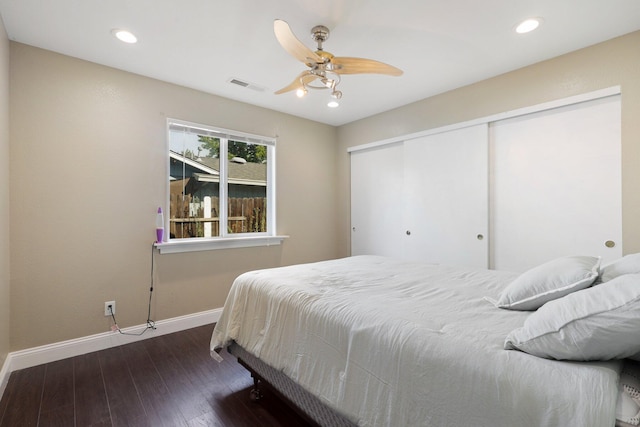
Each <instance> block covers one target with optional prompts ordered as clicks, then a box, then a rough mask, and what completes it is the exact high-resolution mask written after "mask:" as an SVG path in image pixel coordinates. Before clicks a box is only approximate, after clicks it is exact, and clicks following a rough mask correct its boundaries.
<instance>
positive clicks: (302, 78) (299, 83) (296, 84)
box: [274, 71, 318, 95]
mask: <svg viewBox="0 0 640 427" xmlns="http://www.w3.org/2000/svg"><path fill="white" fill-rule="evenodd" d="M317 78H318V76H317V75H315V74H313V73H311V72H309V71H303V72H301V73H300V74H298V76H297V77H296V78H295V79H293V81H292V82H291V83H289V85H288V86H285V87H283V88H282V89H280V90H278V91H276V92H274V93H275V94H276V95H280V94H281V93H285V92H289V91H292V90H297V89H300V88H301V87H303V83H304V84H305V85H306V84H309V83H311V82H312V81H314V80H315V79H317Z"/></svg>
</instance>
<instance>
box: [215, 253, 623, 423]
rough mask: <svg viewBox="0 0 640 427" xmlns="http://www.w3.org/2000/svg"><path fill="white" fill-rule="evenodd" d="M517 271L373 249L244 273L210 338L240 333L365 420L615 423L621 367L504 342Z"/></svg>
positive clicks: (222, 339)
mask: <svg viewBox="0 0 640 427" xmlns="http://www.w3.org/2000/svg"><path fill="white" fill-rule="evenodd" d="M514 277H515V275H514V274H511V273H506V272H498V271H491V270H461V269H459V268H452V267H445V266H437V265H429V264H418V263H407V262H402V261H397V260H391V259H388V258H382V257H374V256H358V257H351V258H344V259H340V260H335V261H325V262H319V263H313V264H305V265H295V266H290V267H281V268H274V269H268V270H259V271H253V272H249V273H245V274H243V275H241V276H240V277H238V278H237V279H236V281H235V282H234V285H233V287H232V289H231V292H230V294H229V297H228V299H227V302H226V304H225V307H224V311H223V314H222V316H221V318H220V320H219V322H218V323H217V325H216V327H215V330H214V332H213V336H212V339H211V350H212V355H216V356H217V354H216V353H214V350H215V349H217V348H220V347H223V346H225V345H227V344H228V343H229V342H230V341H231V340H235V341H236V342H237V343H238V344H239V345H241V346H242V347H244V348H245V349H246V350H248V351H249V352H251V353H253V354H254V355H256V356H258V357H260V358H261V359H262V360H264V361H265V362H266V363H268V364H270V365H271V366H273V367H275V368H277V369H279V370H282V371H283V372H284V373H285V374H286V375H288V376H289V377H290V378H292V379H294V380H295V381H297V382H298V383H300V384H301V385H302V386H304V387H305V388H306V389H308V390H309V391H311V392H313V393H314V394H316V395H318V396H320V397H321V398H322V399H323V400H324V401H325V402H326V403H327V404H328V405H329V406H331V407H333V408H334V409H336V410H337V411H338V412H341V413H343V414H345V415H346V416H347V417H348V418H349V419H351V420H353V421H354V422H356V423H357V424H358V425H360V426H394V427H395V426H447V427H453V426H455V427H457V426H472V427H482V426H486V427H499V426H505V427H516V426H532V427H533V426H536V427H537V426H558V427H570V426H580V427H589V426H592V427H609V426H613V425H614V423H615V406H616V396H617V381H618V374H619V370H620V364H619V363H617V362H610V363H571V362H558V361H551V360H546V359H540V358H537V357H534V356H531V355H528V354H525V353H521V352H519V351H514V350H504V349H503V343H504V339H505V337H506V336H507V334H508V333H509V332H510V331H511V330H512V329H514V328H517V327H520V326H522V324H523V322H524V320H525V318H526V317H527V316H528V315H529V313H527V312H514V311H509V310H502V309H498V308H496V307H494V306H493V305H492V304H490V303H489V302H487V301H485V300H484V299H483V297H484V296H490V297H494V298H495V297H496V296H497V295H498V293H499V292H500V291H501V290H502V289H503V288H504V287H505V286H506V284H508V283H509V282H510V281H511V280H512V279H513V278H514Z"/></svg>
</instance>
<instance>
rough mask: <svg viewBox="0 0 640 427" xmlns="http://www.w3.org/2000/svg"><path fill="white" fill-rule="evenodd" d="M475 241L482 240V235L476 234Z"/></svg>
mask: <svg viewBox="0 0 640 427" xmlns="http://www.w3.org/2000/svg"><path fill="white" fill-rule="evenodd" d="M476 239H478V240H482V239H484V235H482V234H478V235H477V236H476Z"/></svg>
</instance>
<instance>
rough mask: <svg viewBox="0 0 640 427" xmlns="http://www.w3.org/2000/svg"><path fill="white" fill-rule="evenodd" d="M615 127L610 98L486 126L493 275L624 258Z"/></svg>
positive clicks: (614, 102)
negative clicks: (573, 259) (578, 260)
mask: <svg viewBox="0 0 640 427" xmlns="http://www.w3.org/2000/svg"><path fill="white" fill-rule="evenodd" d="M620 123H621V117H620V97H619V96H613V97H608V98H603V99H599V100H595V101H589V102H585V103H581V104H575V105H571V106H568V107H563V108H558V109H554V110H548V111H544V112H540V113H535V114H530V115H527V116H523V117H519V118H514V119H508V120H504V121H500V122H496V123H493V124H492V125H491V141H492V142H491V149H492V154H491V157H492V162H493V166H492V169H493V176H492V180H491V181H492V184H491V185H492V188H491V207H490V209H491V211H492V221H491V227H492V240H491V262H490V264H491V267H492V268H496V269H501V270H513V271H524V270H526V269H528V268H531V267H533V266H536V265H538V264H541V263H543V262H545V261H548V260H550V259H553V258H556V257H559V256H565V255H579V254H584V255H600V256H602V258H603V262H607V261H609V260H613V259H615V258H618V257H620V256H621V255H622V225H621V212H622V210H621V209H622V208H621V203H622V202H621V173H620V169H621V165H620V164H621V157H620V156H621V154H620V148H621V144H620V141H621V140H620ZM609 240H610V241H613V242H615V247H613V248H608V247H606V246H605V242H606V241H609Z"/></svg>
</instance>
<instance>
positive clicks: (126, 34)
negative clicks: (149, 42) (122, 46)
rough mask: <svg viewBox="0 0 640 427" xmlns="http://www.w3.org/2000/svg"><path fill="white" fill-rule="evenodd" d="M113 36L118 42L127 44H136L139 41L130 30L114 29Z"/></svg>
mask: <svg viewBox="0 0 640 427" xmlns="http://www.w3.org/2000/svg"><path fill="white" fill-rule="evenodd" d="M111 34H113V35H114V36H115V37H116V38H117V39H118V40H120V41H123V42H125V43H136V42H137V41H138V38H137V37H136V36H134V35H133V33H132V32H131V31H128V30H122V29H118V28H114V29H113V30H111Z"/></svg>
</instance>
